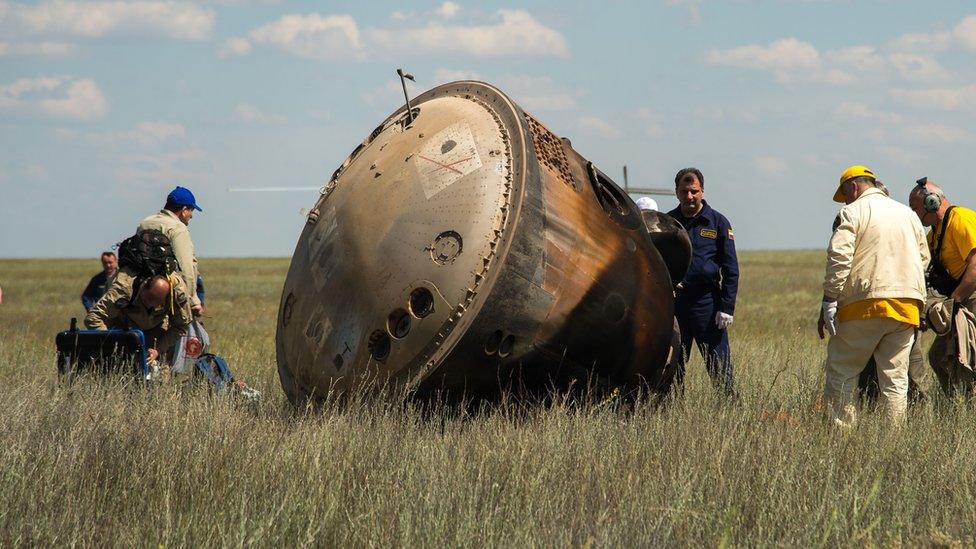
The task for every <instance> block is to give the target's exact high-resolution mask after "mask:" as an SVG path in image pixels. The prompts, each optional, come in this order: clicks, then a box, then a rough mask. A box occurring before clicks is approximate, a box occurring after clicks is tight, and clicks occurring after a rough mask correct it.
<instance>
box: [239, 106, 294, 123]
mask: <svg viewBox="0 0 976 549" xmlns="http://www.w3.org/2000/svg"><path fill="white" fill-rule="evenodd" d="M234 120H237V121H238V122H247V123H250V124H281V123H283V122H285V117H283V116H279V115H276V114H268V113H265V112H262V111H261V110H260V109H258V108H257V107H255V106H254V105H251V104H249V103H238V104H237V107H235V108H234Z"/></svg>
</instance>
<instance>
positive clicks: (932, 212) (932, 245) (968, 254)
mask: <svg viewBox="0 0 976 549" xmlns="http://www.w3.org/2000/svg"><path fill="white" fill-rule="evenodd" d="M908 204H909V206H911V208H912V210H914V211H915V213H916V214H917V215H918V218H919V220H921V222H922V224H923V225H925V226H926V227H932V230H931V231H929V235H928V243H929V249H930V251H931V254H932V268H931V269H929V276H928V279H929V286H930V287H931V288H932V289H934V290H935V291H937V292H939V293H940V294H942V295H943V296H945V297H947V298H951V299H952V301H953V306H954V307H960V306H961V307H965V308H967V309H969V310H970V311H973V312H974V313H976V299H974V295H973V294H974V292H976V212H974V211H973V210H970V209H968V208H963V207H960V206H955V205H953V204H952V203H951V202H949V199H948V198H946V196H945V193H944V192H943V191H942V189H941V188H939V187H938V186H937V185H936V184H935V183H933V182H931V181H929V180H928V178H927V177H923V178H921V179H919V180H918V181H916V185H915V188H914V189H912V192H911V194H910V195H909V197H908ZM956 337H957V333H956V330H955V328H953V329H952V330H950V331H949V332H948V333H946V334H942V335H939V336H937V337H936V338H935V342H933V343H932V348H931V349H930V350H929V363H930V364H931V365H932V369H933V370H934V371H935V375H936V377H938V378H939V384H940V385H941V386H942V390H943V391H944V392H945V393H946V394H948V395H952V394H953V393H954V392H955V391H956V390H957V389H961V390H962V391H963V393H964V394H967V395H970V396H972V395H973V393H974V392H976V390H974V389H976V374H974V372H973V370H972V369H971V365H964V364H961V363H960V362H959V361H958V359H957V356H956V355H957V353H954V352H952V350H953V347H954V345H953V344H954V343H955V341H956Z"/></svg>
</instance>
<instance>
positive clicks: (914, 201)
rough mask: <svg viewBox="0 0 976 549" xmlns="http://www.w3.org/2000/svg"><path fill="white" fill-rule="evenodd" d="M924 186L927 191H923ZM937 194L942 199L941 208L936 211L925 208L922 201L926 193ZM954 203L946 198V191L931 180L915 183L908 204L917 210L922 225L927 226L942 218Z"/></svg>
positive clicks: (916, 213)
mask: <svg viewBox="0 0 976 549" xmlns="http://www.w3.org/2000/svg"><path fill="white" fill-rule="evenodd" d="M923 188H924V190H925V192H923ZM926 194H930V195H936V196H938V197H939V198H941V199H942V204H941V205H940V206H939V209H938V210H937V211H935V212H929V211H926V210H925V206H924V205H923V203H922V201H923V200H924V199H925V195H926ZM951 205H952V204H951V203H950V202H949V200H948V199H947V198H946V195H945V192H943V190H942V188H941V187H939V186H938V185H936V184H935V183H933V182H931V181H926V182H925V184H924V185H915V187H914V188H913V189H912V192H911V193H909V194H908V206H909V207H910V208H911V209H912V210H913V211H914V212H915V215H917V216H918V218H919V219H920V220H921V221H922V225H925V226H926V227H931V226H933V225H935V224H936V223H938V222H940V221H941V220H942V217H943V216H945V212H946V210H947V209H949V206H951Z"/></svg>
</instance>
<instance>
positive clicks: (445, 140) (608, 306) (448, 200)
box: [276, 82, 673, 401]
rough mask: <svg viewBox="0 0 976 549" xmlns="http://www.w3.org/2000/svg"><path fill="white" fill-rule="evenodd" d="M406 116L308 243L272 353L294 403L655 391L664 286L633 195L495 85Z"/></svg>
mask: <svg viewBox="0 0 976 549" xmlns="http://www.w3.org/2000/svg"><path fill="white" fill-rule="evenodd" d="M412 106H413V109H412V114H413V116H407V113H406V112H405V109H401V110H400V111H398V112H397V113H394V114H393V115H392V116H391V117H389V118H388V119H387V120H386V121H384V122H383V124H381V125H380V126H379V127H377V128H376V130H374V131H373V132H372V133H371V134H370V135H369V136H368V137H367V138H366V139H365V140H364V141H363V143H361V144H360V145H358V146H357V147H356V148H355V150H354V151H353V153H352V154H351V155H350V156H349V158H347V159H346V160H345V161H344V162H343V164H342V166H341V167H340V168H339V169H338V170H336V173H335V175H334V176H333V179H332V181H330V183H329V184H328V185H327V186H326V188H325V189H324V192H323V194H322V196H321V197H320V198H319V200H318V202H317V203H316V204H315V207H314V208H313V209H312V210H311V213H310V215H309V222H308V223H307V224H306V225H305V228H304V230H303V232H302V234H301V236H300V238H299V241H298V244H297V246H296V249H295V253H294V256H293V257H292V262H291V267H290V269H289V272H288V276H287V279H286V281H285V287H284V290H283V292H282V301H281V308H280V310H279V314H278V332H277V339H276V347H277V360H278V370H279V375H280V378H281V382H282V386H283V388H284V389H285V392H286V393H287V394H288V396H289V398H290V399H291V400H292V401H300V400H304V399H306V398H310V397H311V398H315V397H316V396H321V395H324V394H325V393H326V392H328V391H330V390H336V389H338V390H344V389H349V388H352V387H355V386H357V385H359V384H364V383H365V384H367V385H376V384H383V383H388V382H392V383H395V384H401V385H405V386H407V387H409V388H410V389H411V390H413V391H415V392H416V393H418V394H424V393H429V392H434V391H447V392H449V393H453V394H455V395H459V394H461V393H464V394H468V395H493V394H497V393H498V391H499V390H500V389H502V388H504V387H505V386H506V385H509V384H519V385H522V386H535V387H541V386H547V385H551V384H557V385H562V384H566V383H569V382H571V381H572V380H578V379H581V378H586V379H590V380H596V381H597V382H599V383H602V384H606V385H610V386H619V387H628V388H629V387H637V386H639V385H642V384H644V385H650V386H652V387H656V388H661V387H659V385H660V384H661V383H662V381H661V380H662V375H663V374H662V371H663V368H664V363H665V362H666V361H667V356H668V351H669V345H670V338H671V331H672V319H673V295H672V293H671V281H670V278H669V274H668V267H667V265H666V263H665V262H664V260H663V259H662V257H661V254H660V253H659V252H658V251H657V249H656V248H655V247H654V244H653V242H652V241H651V240H650V238H649V237H648V233H647V231H646V229H645V228H644V224H643V222H642V219H641V217H640V214H639V213H638V212H637V209H636V208H635V207H634V205H633V202H631V201H630V198H629V197H627V196H626V194H625V193H623V192H622V191H621V190H620V189H619V187H617V186H616V185H615V184H614V183H613V182H612V181H610V180H609V178H607V177H606V176H605V175H603V173H602V172H600V171H599V170H598V169H597V168H596V167H595V166H593V165H592V163H590V162H588V161H587V160H586V159H585V158H583V157H582V156H580V155H579V154H578V153H576V151H574V150H573V149H572V147H571V146H570V145H569V143H568V141H565V140H562V139H559V138H558V137H556V136H555V135H554V134H552V133H551V132H550V131H549V130H548V129H546V128H545V127H544V126H543V125H542V124H541V123H539V122H538V121H536V120H535V119H534V118H532V117H531V116H530V115H529V114H527V113H525V112H524V111H522V110H521V109H520V108H519V107H518V105H516V104H515V103H514V102H513V101H511V100H510V99H509V98H508V97H506V96H505V95H504V94H503V93H502V92H500V91H499V90H498V89H496V88H495V87H493V86H491V85H489V84H485V83H480V82H456V83H452V84H447V85H444V86H440V87H437V88H434V89H432V90H430V91H428V92H426V93H424V94H422V95H420V96H418V97H417V98H416V99H415V100H413V101H412Z"/></svg>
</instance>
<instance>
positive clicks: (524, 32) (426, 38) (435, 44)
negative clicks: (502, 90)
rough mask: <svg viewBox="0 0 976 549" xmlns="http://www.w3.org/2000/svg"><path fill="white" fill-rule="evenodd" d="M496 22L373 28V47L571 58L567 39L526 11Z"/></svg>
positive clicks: (502, 13) (369, 35)
mask: <svg viewBox="0 0 976 549" xmlns="http://www.w3.org/2000/svg"><path fill="white" fill-rule="evenodd" d="M494 19H495V21H493V22H492V23H488V24H481V25H442V24H439V23H429V24H427V25H426V26H422V27H413V28H400V27H398V28H390V29H382V28H370V29H367V30H366V33H365V34H366V40H367V43H368V44H369V47H370V48H375V49H377V50H379V51H380V52H383V53H396V54H399V55H407V54H410V55H428V54H436V55H438V56H443V55H449V54H452V53H454V54H465V55H471V56H474V57H506V56H514V55H517V56H530V57H568V56H569V47H568V46H567V44H566V39H565V38H564V37H563V35H562V34H560V33H559V32H558V31H556V30H554V29H551V28H549V27H547V26H545V25H543V24H542V23H540V22H539V21H537V20H536V19H535V18H534V17H533V16H532V15H531V14H530V13H528V12H527V11H524V10H499V11H498V13H497V15H496V16H495V18H494Z"/></svg>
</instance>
